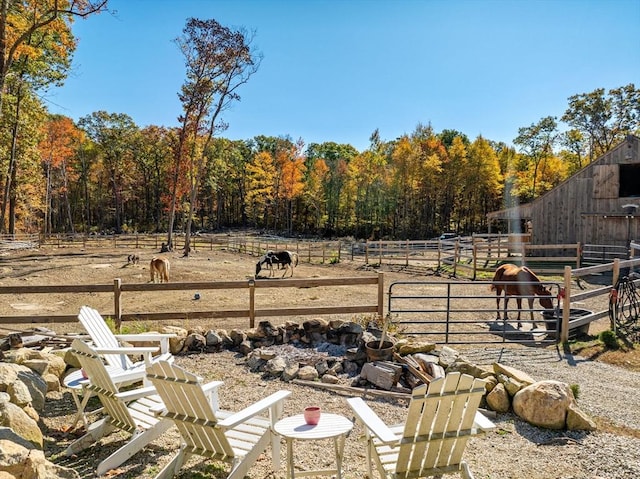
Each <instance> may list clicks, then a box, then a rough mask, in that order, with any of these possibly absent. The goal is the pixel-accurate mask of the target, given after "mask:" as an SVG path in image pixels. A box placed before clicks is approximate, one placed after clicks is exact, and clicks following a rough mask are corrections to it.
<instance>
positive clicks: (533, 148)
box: [513, 116, 559, 200]
mask: <svg viewBox="0 0 640 479" xmlns="http://www.w3.org/2000/svg"><path fill="white" fill-rule="evenodd" d="M558 135H559V133H558V124H557V122H556V119H555V118H554V117H552V116H547V117H545V118H542V119H541V120H540V121H539V122H538V123H532V124H531V125H530V126H528V127H523V128H518V136H517V137H516V138H515V139H514V140H513V142H514V143H515V144H516V145H517V146H519V147H520V150H521V152H522V153H524V155H525V157H526V159H528V160H529V161H530V162H531V164H532V166H533V167H532V168H524V169H522V168H521V169H520V171H525V170H528V171H531V175H530V178H531V182H530V189H529V191H528V192H526V193H525V196H524V197H523V199H525V200H532V199H534V198H535V197H536V196H537V194H538V192H537V190H536V184H537V180H538V170H539V169H540V166H541V164H542V163H543V162H544V161H545V160H546V159H547V158H549V157H551V156H552V155H553V147H554V145H555V143H556V141H557V140H558ZM520 191H521V192H522V193H524V189H523V188H520Z"/></svg>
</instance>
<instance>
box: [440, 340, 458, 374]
mask: <svg viewBox="0 0 640 479" xmlns="http://www.w3.org/2000/svg"><path fill="white" fill-rule="evenodd" d="M459 356H460V353H458V351H456V350H455V349H453V348H450V347H449V346H443V347H442V349H441V350H440V360H439V361H438V363H439V364H440V366H442V367H443V368H445V369H447V368H448V367H449V366H450V365H451V364H453V363H454V362H455V361H456V359H458V357H459Z"/></svg>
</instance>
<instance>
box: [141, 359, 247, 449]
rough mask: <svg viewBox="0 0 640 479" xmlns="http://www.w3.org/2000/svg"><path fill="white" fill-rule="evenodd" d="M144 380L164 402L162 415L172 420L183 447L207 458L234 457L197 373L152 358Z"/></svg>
mask: <svg viewBox="0 0 640 479" xmlns="http://www.w3.org/2000/svg"><path fill="white" fill-rule="evenodd" d="M147 379H148V380H149V381H151V383H152V384H153V385H154V386H155V388H156V391H157V392H158V394H159V395H160V397H161V398H162V401H163V402H164V404H165V407H166V412H165V413H163V416H165V417H168V418H170V419H172V420H173V421H174V422H175V424H176V426H177V427H178V430H179V432H180V435H181V436H182V439H183V441H184V442H185V443H186V445H187V449H192V450H195V451H198V453H199V454H201V455H208V456H211V457H218V458H226V457H233V456H234V451H233V449H232V447H231V445H230V444H229V441H228V440H227V438H226V436H225V434H224V431H223V430H222V429H221V428H220V427H218V426H217V422H218V420H217V418H216V415H215V411H214V409H213V407H212V405H211V403H210V402H209V398H208V396H207V395H206V394H205V392H204V390H203V389H202V381H201V379H200V378H199V377H198V376H196V375H195V374H193V373H190V372H189V371H185V370H184V369H182V368H181V367H179V366H175V365H173V364H171V363H169V362H167V361H156V362H155V363H153V365H151V366H150V367H148V368H147Z"/></svg>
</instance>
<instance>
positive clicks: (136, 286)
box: [0, 273, 384, 328]
mask: <svg viewBox="0 0 640 479" xmlns="http://www.w3.org/2000/svg"><path fill="white" fill-rule="evenodd" d="M356 285H372V286H374V287H376V288H377V289H376V292H375V296H376V297H377V301H376V303H375V304H361V305H349V306H347V305H335V306H313V307H311V306H305V307H296V308H272V309H265V308H261V307H259V305H258V304H257V300H256V294H255V293H256V290H260V289H268V288H319V287H330V286H340V287H350V286H356ZM215 289H231V290H234V289H239V290H246V291H247V307H246V308H242V309H232V310H221V309H211V310H207V311H188V312H185V311H182V312H175V311H174V312H171V311H162V312H160V311H152V312H143V313H126V312H123V303H124V296H125V294H126V293H130V292H162V291H187V290H195V291H204V290H215ZM35 293H44V294H46V293H56V294H58V293H112V294H113V304H114V308H113V314H112V315H111V314H110V316H112V317H113V319H114V321H115V323H116V325H117V326H118V327H120V325H121V323H122V322H123V321H134V320H145V321H146V320H150V321H158V320H173V319H207V318H247V319H248V321H249V324H248V326H249V327H250V328H253V327H254V326H255V321H256V319H257V318H262V317H273V316H309V315H336V314H360V313H374V314H376V315H378V317H382V316H384V311H383V309H384V273H378V275H377V276H360V277H350V278H313V279H291V278H288V279H270V280H253V279H250V280H248V281H213V282H209V281H207V282H188V283H132V284H123V283H122V281H121V280H120V279H118V278H117V279H115V280H114V283H113V284H112V285H110V284H94V285H57V286H0V295H4V294H35ZM76 321H77V314H75V315H52V314H47V315H46V316H42V315H26V316H0V324H25V323H69V322H76Z"/></svg>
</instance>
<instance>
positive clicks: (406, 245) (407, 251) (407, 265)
mask: <svg viewBox="0 0 640 479" xmlns="http://www.w3.org/2000/svg"><path fill="white" fill-rule="evenodd" d="M405 248H406V250H405V251H406V254H405V266H406V267H409V240H406V242H405Z"/></svg>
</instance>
